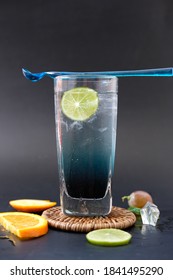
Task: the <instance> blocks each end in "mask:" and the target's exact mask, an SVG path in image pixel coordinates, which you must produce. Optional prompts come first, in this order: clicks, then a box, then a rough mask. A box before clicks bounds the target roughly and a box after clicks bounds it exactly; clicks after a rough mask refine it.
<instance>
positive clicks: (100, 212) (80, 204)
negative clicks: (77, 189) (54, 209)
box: [61, 188, 112, 217]
mask: <svg viewBox="0 0 173 280" xmlns="http://www.w3.org/2000/svg"><path fill="white" fill-rule="evenodd" d="M61 205H62V211H63V213H64V214H65V215H68V216H88V217H91V216H106V215H108V214H109V213H110V211H111V208H112V196H111V190H110V188H108V190H107V192H106V195H105V196H104V197H103V198H99V199H88V198H87V199H86V198H73V197H70V196H69V195H68V194H67V193H66V192H65V191H64V192H63V193H62V196H61Z"/></svg>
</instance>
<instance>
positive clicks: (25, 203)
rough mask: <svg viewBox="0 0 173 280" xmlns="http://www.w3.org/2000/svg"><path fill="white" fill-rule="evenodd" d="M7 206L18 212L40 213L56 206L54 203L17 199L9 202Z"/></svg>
mask: <svg viewBox="0 0 173 280" xmlns="http://www.w3.org/2000/svg"><path fill="white" fill-rule="evenodd" d="M9 204H10V205H11V206H12V207H13V208H14V209H16V210H18V211H23V212H41V211H44V210H46V209H48V208H50V207H53V206H55V205H56V202H52V201H50V200H39V199H17V200H11V201H10V202H9Z"/></svg>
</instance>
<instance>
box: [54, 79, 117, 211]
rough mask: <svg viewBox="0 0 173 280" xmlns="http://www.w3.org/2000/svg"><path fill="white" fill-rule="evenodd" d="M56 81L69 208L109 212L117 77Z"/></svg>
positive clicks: (64, 197)
mask: <svg viewBox="0 0 173 280" xmlns="http://www.w3.org/2000/svg"><path fill="white" fill-rule="evenodd" d="M54 81H55V116H56V132H57V149H58V151H57V152H58V163H59V177H60V189H61V204H62V208H63V212H64V213H65V214H67V215H79V216H93V215H106V214H108V213H109V212H110V210H111V206H112V195H111V178H112V175H113V171H114V158H115V143H116V123H117V78H116V77H110V76H105V77H94V76H93V77H89V78H88V77H87V78H85V77H84V78H83V77H82V78H81V77H57V78H55V79H54Z"/></svg>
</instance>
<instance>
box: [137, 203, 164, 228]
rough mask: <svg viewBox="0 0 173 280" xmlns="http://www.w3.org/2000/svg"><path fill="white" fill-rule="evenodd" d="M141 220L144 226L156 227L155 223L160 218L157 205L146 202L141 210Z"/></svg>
mask: <svg viewBox="0 0 173 280" xmlns="http://www.w3.org/2000/svg"><path fill="white" fill-rule="evenodd" d="M140 213H141V218H142V223H143V224H144V225H152V226H156V224H157V221H158V219H159V216H160V211H159V209H158V207H157V205H155V204H153V203H151V202H149V201H148V202H147V203H146V204H145V205H144V207H143V208H141V211H140Z"/></svg>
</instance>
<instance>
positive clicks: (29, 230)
mask: <svg viewBox="0 0 173 280" xmlns="http://www.w3.org/2000/svg"><path fill="white" fill-rule="evenodd" d="M0 224H1V225H2V226H3V227H4V228H5V229H6V230H8V231H10V232H12V233H13V234H15V235H17V236H18V237H19V238H21V239H29V238H34V237H38V236H41V235H44V234H46V233H47V232H48V222H47V220H46V219H45V218H43V217H41V216H39V215H37V214H30V213H23V212H3V213H0Z"/></svg>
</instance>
